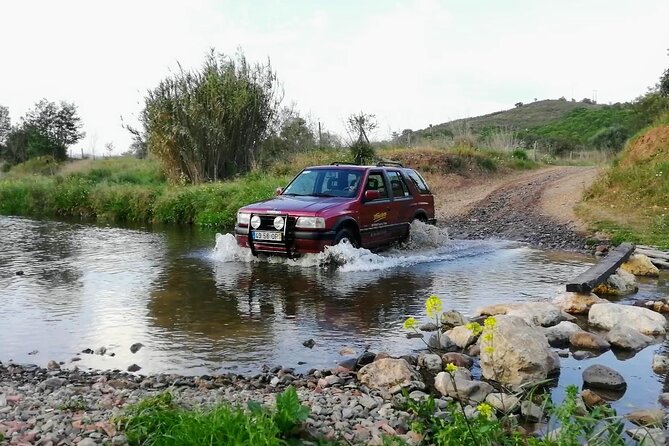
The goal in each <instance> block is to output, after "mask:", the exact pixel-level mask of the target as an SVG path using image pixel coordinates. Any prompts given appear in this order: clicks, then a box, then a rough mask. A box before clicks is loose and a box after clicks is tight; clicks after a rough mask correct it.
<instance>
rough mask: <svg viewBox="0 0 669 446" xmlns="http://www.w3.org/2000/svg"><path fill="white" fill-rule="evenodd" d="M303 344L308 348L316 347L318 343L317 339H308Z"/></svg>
mask: <svg viewBox="0 0 669 446" xmlns="http://www.w3.org/2000/svg"><path fill="white" fill-rule="evenodd" d="M302 345H304V346H305V347H306V348H314V345H316V341H314V340H313V339H307V340H306V341H304V342H303V343H302Z"/></svg>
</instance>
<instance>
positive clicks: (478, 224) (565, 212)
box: [437, 166, 597, 250]
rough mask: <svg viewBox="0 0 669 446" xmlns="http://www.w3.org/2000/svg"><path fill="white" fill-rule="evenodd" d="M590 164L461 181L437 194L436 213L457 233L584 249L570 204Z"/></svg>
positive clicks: (586, 182)
mask: <svg viewBox="0 0 669 446" xmlns="http://www.w3.org/2000/svg"><path fill="white" fill-rule="evenodd" d="M596 177H597V168H594V167H562V166H561V167H549V168H544V169H541V170H535V171H531V172H521V173H515V174H512V175H508V176H503V177H498V178H494V179H483V180H480V181H478V182H477V181H473V182H469V184H462V185H460V186H459V187H456V188H453V189H451V190H444V191H440V193H437V207H438V215H437V218H438V220H439V221H440V223H441V224H442V225H444V226H446V227H448V228H449V231H450V233H451V234H452V235H453V236H454V237H458V238H489V237H496V238H504V239H510V240H519V241H524V242H528V243H530V244H532V245H534V246H540V247H545V248H556V249H569V250H582V249H584V248H585V245H584V239H585V237H586V234H585V232H584V230H585V227H584V225H583V224H582V223H581V222H580V221H578V219H577V218H576V215H575V214H574V206H575V205H576V204H578V202H579V201H580V199H581V197H582V194H583V192H584V191H585V190H586V189H587V187H588V186H590V184H592V182H593V181H594V180H595V179H596Z"/></svg>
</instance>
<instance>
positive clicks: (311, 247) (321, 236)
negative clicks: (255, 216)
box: [235, 226, 335, 257]
mask: <svg viewBox="0 0 669 446" xmlns="http://www.w3.org/2000/svg"><path fill="white" fill-rule="evenodd" d="M252 232H253V230H251V233H249V228H248V227H240V226H236V227H235V239H236V240H237V244H238V245H239V246H242V247H245V248H250V249H251V251H252V252H253V254H254V255H256V254H257V253H264V254H277V255H285V256H288V257H294V256H296V255H300V254H315V253H319V252H321V251H323V250H324V249H325V247H326V246H330V245H332V242H333V241H334V238H335V232H334V231H296V230H292V231H287V232H286V235H285V240H283V241H281V242H269V241H264V240H263V241H259V240H253V239H252V238H251V235H252Z"/></svg>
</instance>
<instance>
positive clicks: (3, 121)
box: [0, 105, 12, 146]
mask: <svg viewBox="0 0 669 446" xmlns="http://www.w3.org/2000/svg"><path fill="white" fill-rule="evenodd" d="M11 129H12V122H11V120H10V119H9V109H8V108H7V107H5V106H2V105H0V146H3V145H4V144H5V143H6V142H7V136H8V135H9V132H10V130H11Z"/></svg>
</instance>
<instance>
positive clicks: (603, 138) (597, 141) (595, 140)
mask: <svg viewBox="0 0 669 446" xmlns="http://www.w3.org/2000/svg"><path fill="white" fill-rule="evenodd" d="M629 137H630V132H629V130H627V129H626V128H625V127H623V126H621V125H613V126H611V127H605V128H603V129H600V130H599V131H598V132H597V133H595V134H594V135H592V137H591V138H590V143H591V144H592V145H594V146H595V147H597V148H598V149H603V150H611V151H615V152H617V151H619V150H621V149H622V148H623V146H624V145H625V141H627V138H629Z"/></svg>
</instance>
